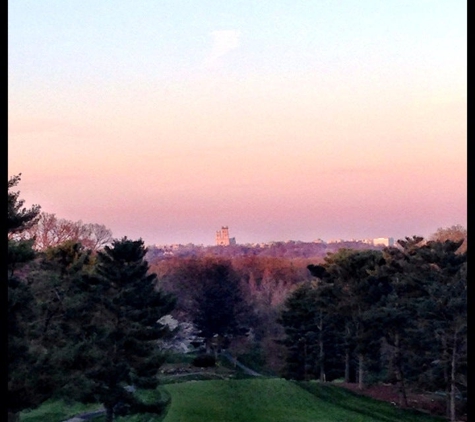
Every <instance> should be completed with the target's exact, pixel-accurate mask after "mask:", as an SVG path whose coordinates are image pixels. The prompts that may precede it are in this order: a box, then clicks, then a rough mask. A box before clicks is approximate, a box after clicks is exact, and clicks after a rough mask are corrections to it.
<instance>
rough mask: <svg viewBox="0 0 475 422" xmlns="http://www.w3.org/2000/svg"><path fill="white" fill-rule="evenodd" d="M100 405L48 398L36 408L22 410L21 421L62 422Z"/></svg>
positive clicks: (95, 408)
mask: <svg viewBox="0 0 475 422" xmlns="http://www.w3.org/2000/svg"><path fill="white" fill-rule="evenodd" d="M100 407H101V405H100V404H82V403H67V402H65V401H63V400H48V401H46V402H44V403H43V404H42V405H41V406H40V407H38V408H36V409H32V410H26V411H23V412H21V413H20V421H21V422H44V421H48V422H61V421H64V420H66V419H68V418H72V417H73V416H74V415H77V414H79V413H84V412H90V411H91V412H92V411H94V410H97V409H99V408H100Z"/></svg>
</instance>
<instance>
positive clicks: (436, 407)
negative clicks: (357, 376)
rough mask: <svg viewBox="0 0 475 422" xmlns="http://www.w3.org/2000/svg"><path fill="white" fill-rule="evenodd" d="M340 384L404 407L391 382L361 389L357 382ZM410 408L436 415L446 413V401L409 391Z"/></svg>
mask: <svg viewBox="0 0 475 422" xmlns="http://www.w3.org/2000/svg"><path fill="white" fill-rule="evenodd" d="M338 385H339V386H341V387H343V388H346V389H348V390H351V391H353V392H355V393H358V394H363V395H365V396H368V397H371V398H373V399H376V400H381V401H386V402H389V403H391V404H393V405H394V406H398V407H403V406H402V404H401V402H400V394H399V388H398V387H397V386H396V385H391V384H378V385H372V386H368V387H365V388H363V389H362V390H360V389H359V388H358V384H356V383H339V384H338ZM407 402H408V408H410V409H415V410H419V411H422V412H426V413H429V414H431V415H435V416H445V415H446V402H445V399H444V398H443V397H440V396H437V395H436V394H433V393H414V392H408V393H407ZM459 420H460V421H464V422H465V421H467V415H462V416H460V417H459Z"/></svg>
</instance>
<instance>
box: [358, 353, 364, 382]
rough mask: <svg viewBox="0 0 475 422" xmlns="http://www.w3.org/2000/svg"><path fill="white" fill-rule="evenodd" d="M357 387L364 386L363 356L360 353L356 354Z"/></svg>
mask: <svg viewBox="0 0 475 422" xmlns="http://www.w3.org/2000/svg"><path fill="white" fill-rule="evenodd" d="M358 388H359V389H360V390H362V389H363V388H364V356H363V354H362V353H360V354H359V355H358Z"/></svg>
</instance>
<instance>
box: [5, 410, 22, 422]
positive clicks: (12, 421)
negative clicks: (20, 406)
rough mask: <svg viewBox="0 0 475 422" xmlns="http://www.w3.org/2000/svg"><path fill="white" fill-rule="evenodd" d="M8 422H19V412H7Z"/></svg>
mask: <svg viewBox="0 0 475 422" xmlns="http://www.w3.org/2000/svg"><path fill="white" fill-rule="evenodd" d="M8 422H20V412H8Z"/></svg>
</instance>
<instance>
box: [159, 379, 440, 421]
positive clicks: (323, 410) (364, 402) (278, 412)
mask: <svg viewBox="0 0 475 422" xmlns="http://www.w3.org/2000/svg"><path fill="white" fill-rule="evenodd" d="M303 387H305V388H303ZM166 390H167V391H168V392H169V393H170V394H171V397H172V404H171V407H170V409H169V412H168V414H167V415H166V417H165V419H164V422H249V421H253V422H290V421H291V422H320V421H321V422H323V421H325V422H333V421H334V422H341V421H348V422H357V421H361V422H363V421H364V422H381V421H385V422H412V421H414V422H416V421H417V422H436V421H441V420H443V419H439V418H435V417H430V416H426V415H424V414H421V413H415V412H412V411H408V410H406V411H404V410H402V409H399V408H397V407H394V406H392V405H391V404H389V403H383V402H379V401H375V400H372V399H370V398H367V397H362V396H358V395H356V394H354V393H352V392H350V391H347V390H345V389H342V388H339V387H337V386H331V385H325V386H322V385H318V384H317V383H306V384H302V383H295V382H291V381H286V380H283V379H241V380H226V381H217V380H216V381H190V382H185V383H179V384H169V385H166Z"/></svg>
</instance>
